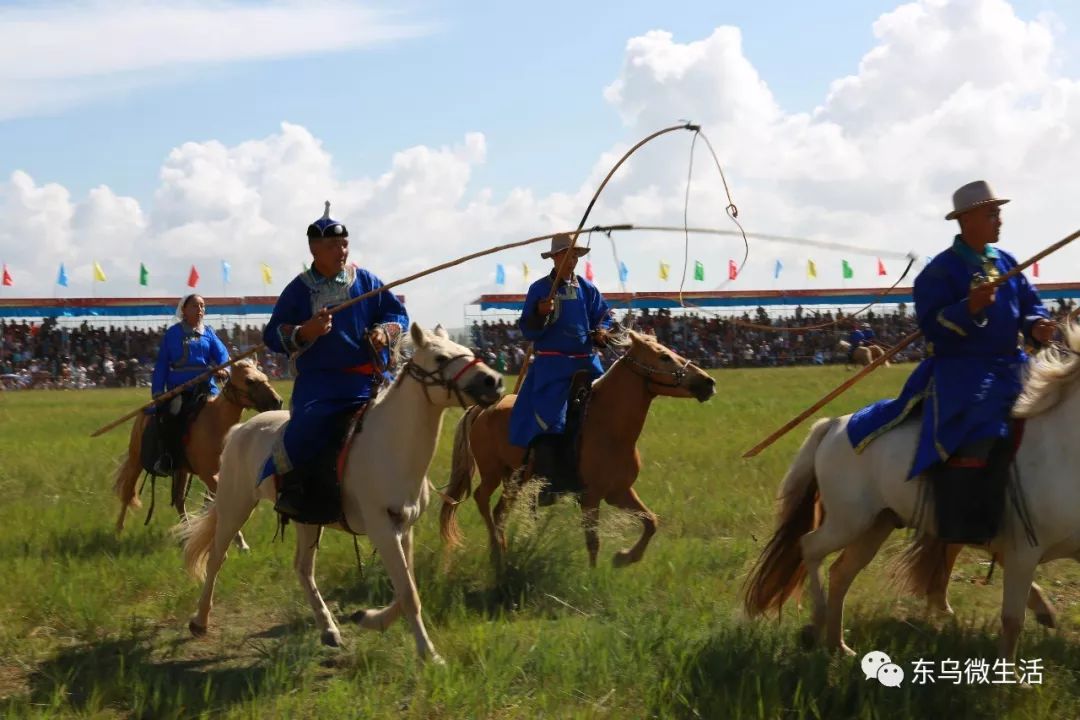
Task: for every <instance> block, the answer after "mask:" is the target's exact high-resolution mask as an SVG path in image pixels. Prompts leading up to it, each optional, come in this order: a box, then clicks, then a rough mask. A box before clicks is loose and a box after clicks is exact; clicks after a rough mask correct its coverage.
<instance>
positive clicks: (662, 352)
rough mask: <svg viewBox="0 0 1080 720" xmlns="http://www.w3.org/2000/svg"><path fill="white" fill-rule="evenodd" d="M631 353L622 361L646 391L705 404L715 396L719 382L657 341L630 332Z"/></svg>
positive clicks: (621, 359) (624, 356)
mask: <svg viewBox="0 0 1080 720" xmlns="http://www.w3.org/2000/svg"><path fill="white" fill-rule="evenodd" d="M628 336H629V338H630V349H629V350H627V351H626V354H625V355H623V356H622V358H620V362H625V363H626V364H627V366H628V367H629V368H630V369H631V371H632V372H634V373H635V374H636V375H639V376H641V377H642V378H644V380H645V386H646V388H647V389H648V390H649V391H650V392H652V393H655V394H656V395H667V396H669V397H692V398H696V399H697V401H698V402H705V401H706V400H708V399H709V398H711V397H712V396H713V395H714V394H715V393H716V381H715V380H713V379H712V378H711V377H709V374H708V373H706V372H705V371H704V370H702V369H701V368H699V367H698V366H697V365H695V364H694V363H692V362H690V361H689V360H687V359H686V358H684V357H683V356H681V355H679V354H678V353H676V352H675V351H674V350H671V349H670V348H667V347H665V346H664V345H661V344H660V343H659V342H658V341H657V340H656V338H654V337H651V336H649V335H642V334H640V333H636V332H633V331H630V332H629V333H628Z"/></svg>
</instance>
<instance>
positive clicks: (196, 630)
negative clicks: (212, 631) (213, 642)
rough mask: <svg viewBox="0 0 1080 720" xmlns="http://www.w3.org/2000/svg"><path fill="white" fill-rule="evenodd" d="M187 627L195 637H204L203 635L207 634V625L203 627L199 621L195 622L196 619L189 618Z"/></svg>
mask: <svg viewBox="0 0 1080 720" xmlns="http://www.w3.org/2000/svg"><path fill="white" fill-rule="evenodd" d="M187 629H188V630H189V631H190V632H191V634H192V635H194V636H195V637H202V636H203V635H205V634H206V628H205V627H203V626H202V625H199V624H198V623H197V622H195V621H194V620H189V621H188V624H187Z"/></svg>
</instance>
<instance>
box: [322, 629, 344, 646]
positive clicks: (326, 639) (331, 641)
mask: <svg viewBox="0 0 1080 720" xmlns="http://www.w3.org/2000/svg"><path fill="white" fill-rule="evenodd" d="M322 644H323V645H325V646H326V647H332V648H339V647H341V644H342V643H341V635H340V634H339V633H336V632H334V631H333V630H323V634H322Z"/></svg>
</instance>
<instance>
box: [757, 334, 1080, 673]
mask: <svg viewBox="0 0 1080 720" xmlns="http://www.w3.org/2000/svg"><path fill="white" fill-rule="evenodd" d="M1064 334H1065V340H1066V343H1067V345H1068V347H1069V348H1070V350H1069V351H1059V350H1057V349H1053V348H1051V349H1047V350H1044V351H1043V352H1041V353H1040V354H1039V355H1038V356H1037V357H1035V358H1033V359H1032V360H1031V362H1030V363H1029V364H1028V368H1027V373H1026V377H1025V381H1024V391H1023V393H1022V394H1021V396H1020V398H1019V400H1018V401H1017V403H1016V405H1015V406H1014V408H1013V415H1014V416H1015V417H1023V418H1028V420H1027V426H1026V429H1025V431H1024V442H1023V444H1022V445H1021V447H1020V450H1019V453H1018V454H1017V457H1016V467H1017V470H1018V474H1019V478H1020V479H1021V485H1022V491H1023V494H1024V495H1025V497H1026V500H1027V509H1028V516H1029V518H1030V521H1031V526H1032V529H1033V530H1034V534H1035V538H1036V544H1034V545H1032V544H1031V543H1029V542H1028V540H1027V538H1026V537H1025V534H1024V530H1023V525H1022V522H1021V519H1020V518H1019V517H1018V514H1017V512H1016V510H1015V508H1014V506H1013V504H1012V503H1011V502H1007V503H1006V508H1005V513H1004V516H1003V517H1004V522H1003V523H1002V530H1001V532H1000V534H999V535H998V537H996V538H995V539H994V540H993V541H992V542H990V543H989V547H988V549H989V550H990V551H991V552H993V553H995V554H996V555H997V556H998V557H999V558H1000V559H1001V564H1002V567H1003V568H1004V574H1005V579H1004V583H1003V584H1004V588H1003V597H1002V606H1001V642H1000V652H1001V654H1002V656H1003V657H1013V656H1014V655H1015V652H1016V646H1017V642H1018V640H1019V636H1020V629H1021V627H1022V625H1023V619H1024V606H1025V603H1027V604H1028V605H1029V606H1031V607H1032V608H1033V609H1036V610H1037V609H1038V608H1039V606H1040V601H1041V596H1040V595H1039V593H1038V586H1036V585H1034V584H1033V583H1032V579H1033V577H1034V574H1035V568H1036V566H1038V565H1039V564H1041V563H1045V562H1049V561H1050V560H1056V559H1059V558H1067V557H1071V558H1075V559H1080V480H1077V478H1076V473H1075V466H1076V462H1077V461H1078V460H1080V457H1075V454H1076V451H1077V444H1076V442H1075V438H1074V436H1073V433H1074V432H1075V427H1076V426H1077V424H1078V423H1080V383H1078V382H1077V380H1078V379H1080V354H1078V353H1080V328H1078V327H1077V326H1072V325H1070V326H1069V327H1067V328H1066V329H1065V330H1064ZM850 417H851V416H850V415H845V416H844V417H841V418H827V419H822V420H819V421H818V422H817V423H815V424H814V427H813V428H812V429H811V430H810V434H809V436H808V437H807V439H806V441H805V442H804V443H803V445H802V447H801V448H800V449H799V452H798V454H797V455H796V456H795V461H794V462H793V463H792V465H791V468H790V469H789V470H788V472H787V475H786V476H785V477H784V480H783V483H782V485H781V487H780V492H779V496H778V498H779V503H780V507H779V510H778V515H777V530H776V532H775V534H774V535H773V536H772V539H770V541H769V543H768V545H767V546H766V547H765V549H764V550H763V551H762V554H761V557H760V558H759V559H758V562H757V564H756V566H755V568H754V570H753V572H752V573H751V576H750V578H749V579H748V581H747V587H746V596H745V605H746V609H747V611H748V612H749V613H750V614H751V615H757V614H760V613H763V612H765V611H767V610H770V609H779V607H780V606H781V605H782V604H783V603H784V601H785V600H786V599H787V598H788V597H790V596H791V594H792V593H794V592H795V591H796V590H798V589H799V587H800V586H801V585H802V582H803V580H804V579H806V578H809V587H810V597H811V601H812V603H813V623H812V625H811V626H809V627H808V628H806V632H808V633H811V636H812V637H813V638H815V639H816V638H820V636H821V635H822V633H823V632H824V635H825V641H826V644H827V646H828V647H830V648H832V649H838V650H841V651H844V652H847V653H849V654H850V653H852V650H851V649H850V648H848V647H847V646H846V645H845V644H844V640H843V611H844V596H845V594H846V593H847V591H848V588H849V587H850V586H851V582H852V581H853V580H854V578H855V576H856V575H857V574H858V573H859V571H860V570H862V569H863V568H864V567H865V566H866V565H867V563H869V562H870V560H871V559H873V557H874V555H875V554H876V553H877V551H878V549H879V548H880V547H881V544H882V543H883V542H884V541H885V539H886V538H887V537H888V536H889V534H890V533H891V532H892V531H893V530H894V529H895V528H897V527H901V526H907V527H912V526H913V523H914V522H915V518H916V515H917V514H918V511H919V507H918V506H919V500H920V498H919V495H920V489H921V486H922V485H923V484H924V483H925V482H926V480H925V479H924V478H919V479H915V480H912V481H910V482H909V481H908V480H907V479H906V476H907V469H908V468H909V467H910V465H911V459H912V457H914V455H915V446H916V443H917V439H918V433H919V424H918V423H917V422H907V423H904V424H902V425H901V426H899V427H897V428H896V429H895V430H891V431H890V432H888V433H886V434H885V435H883V436H881V437H879V438H878V439H876V440H874V441H873V442H872V443H871V444H870V445H869V446H868V447H867V448H866V449H865V450H864V451H863V452H862V454H859V455H856V454H855V451H854V450H853V449H852V447H851V443H850V442H849V441H848V438H847V432H846V428H847V423H848V419H849V418H850ZM822 514H823V515H824V519H822ZM934 516H935V515H934V510H933V507H932V505H931V506H930V507H928V508H926V510H925V512H923V513H922V517H923V518H924V520H923V527H922V528H920V530H921V531H922V532H923V533H924V535H923V537H924V538H928V539H929V540H931V542H926V541H923V542H919V543H917V544H916V546H915V548H914V551H913V553H912V554H911V556H909V557H908V558H907V559H906V562H905V563H904V567H903V568H902V569H904V570H906V571H907V572H908V573H909V574H913V576H910V577H909V578H908V581H909V584H910V585H911V586H913V587H928V586H931V585H932V583H931V582H930V580H929V577H928V576H929V575H930V574H932V573H934V572H940V568H941V567H942V565H943V563H944V562H945V553H944V552H941V543H940V541H937V542H936V543H935V542H933V540H934V538H933V533H934V532H935V531H936V528H935V527H934V519H933V518H934ZM836 550H842V552H841V554H840V557H839V558H838V559H837V560H836V562H834V563H833V565H832V567H830V568H829V591H828V599H827V600H826V597H825V592H824V590H823V588H822V579H821V572H820V571H821V564H822V562H823V561H824V560H825V558H826V556H828V555H829V554H830V553H832V552H834V551H836ZM931 552H934V553H935V555H936V557H931V556H930V555H929V554H930V553H931ZM920 575H921V577H919V576H920Z"/></svg>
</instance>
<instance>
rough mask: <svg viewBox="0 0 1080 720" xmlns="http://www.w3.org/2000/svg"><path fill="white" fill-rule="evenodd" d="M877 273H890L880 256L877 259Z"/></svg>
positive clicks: (881, 274) (879, 274) (880, 274)
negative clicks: (886, 270)
mask: <svg viewBox="0 0 1080 720" xmlns="http://www.w3.org/2000/svg"><path fill="white" fill-rule="evenodd" d="M877 274H878V277H881V276H883V275H888V274H889V273H887V272H885V263H883V262H881V258H878V260H877Z"/></svg>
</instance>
